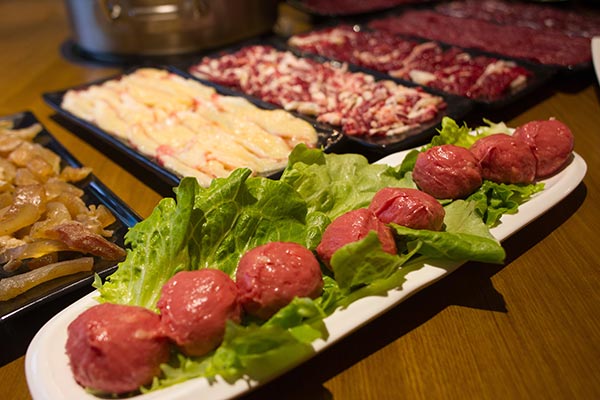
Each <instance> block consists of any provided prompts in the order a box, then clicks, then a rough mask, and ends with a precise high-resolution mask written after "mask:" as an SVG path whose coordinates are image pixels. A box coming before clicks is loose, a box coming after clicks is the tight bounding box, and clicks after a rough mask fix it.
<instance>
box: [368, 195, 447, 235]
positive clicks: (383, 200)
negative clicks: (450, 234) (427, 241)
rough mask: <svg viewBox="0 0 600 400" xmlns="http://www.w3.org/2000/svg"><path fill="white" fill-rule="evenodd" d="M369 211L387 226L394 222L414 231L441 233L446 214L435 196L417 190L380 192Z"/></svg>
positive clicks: (372, 201) (374, 198)
mask: <svg viewBox="0 0 600 400" xmlns="http://www.w3.org/2000/svg"><path fill="white" fill-rule="evenodd" d="M369 210H371V211H372V212H373V214H375V216H376V217H377V218H378V219H379V220H380V221H381V222H384V223H386V224H389V223H390V222H393V223H395V224H398V225H402V226H406V227H409V228H413V229H429V230H432V231H439V230H441V229H442V225H443V224H444V216H445V214H446V212H445V211H444V207H442V205H441V204H440V202H439V201H437V200H436V199H435V198H434V197H433V196H431V195H429V194H427V193H425V192H422V191H420V190H417V189H410V188H392V187H388V188H384V189H381V190H380V191H378V192H377V193H376V194H375V196H374V197H373V200H371V204H370V205H369Z"/></svg>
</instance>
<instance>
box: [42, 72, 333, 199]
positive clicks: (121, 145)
mask: <svg viewBox="0 0 600 400" xmlns="http://www.w3.org/2000/svg"><path fill="white" fill-rule="evenodd" d="M139 68H146V66H144V67H134V68H132V69H129V70H127V71H125V72H123V73H122V74H119V75H116V76H112V77H108V78H105V79H101V80H98V81H94V82H90V83H85V84H82V85H79V86H76V87H73V88H68V89H64V90H60V91H56V92H49V93H44V94H43V98H44V100H45V101H46V103H47V104H48V105H49V106H50V107H52V108H53V109H54V110H55V111H56V112H57V113H58V114H59V115H60V116H62V117H63V118H65V119H66V120H67V121H68V122H71V123H75V125H76V126H77V127H79V128H83V129H75V130H73V132H74V133H76V134H77V135H78V136H80V137H81V138H82V139H84V140H87V141H90V140H92V139H98V140H100V141H101V142H102V143H103V144H105V145H108V149H107V152H108V154H107V155H109V156H111V155H113V154H110V152H111V150H116V151H117V152H118V153H119V154H120V155H121V156H124V157H121V159H119V160H117V161H118V162H120V163H121V164H126V163H128V162H129V161H134V162H135V163H136V164H137V165H138V166H139V167H141V168H142V169H144V170H145V171H146V172H148V173H149V175H150V177H149V179H150V180H151V179H153V178H154V179H156V177H158V178H159V179H160V181H161V182H162V184H163V185H162V187H161V186H157V185H152V182H149V184H151V186H154V187H155V188H157V190H158V191H159V192H163V193H164V194H165V195H172V193H170V192H171V190H172V188H173V187H174V186H177V185H178V184H179V181H180V180H181V176H179V175H177V174H176V173H174V172H172V171H169V170H168V169H166V168H164V167H163V166H161V165H160V164H159V163H158V162H157V161H156V160H155V159H153V158H151V157H148V156H146V155H144V154H141V153H139V152H138V151H136V150H135V149H133V148H132V147H131V146H130V145H129V144H128V143H126V142H125V141H123V140H121V139H119V138H117V137H115V136H113V135H111V134H110V133H108V132H106V131H105V130H103V129H102V128H100V127H98V126H97V125H95V124H93V123H91V122H88V121H86V120H84V119H81V118H79V117H77V116H75V115H73V114H72V113H70V112H69V111H67V110H65V109H64V108H62V106H61V103H62V100H63V98H64V96H65V93H66V92H67V91H68V90H71V89H76V90H77V89H85V88H87V87H90V86H92V85H96V84H101V83H103V82H106V81H108V80H112V79H118V78H119V77H120V76H123V75H127V74H130V73H133V72H134V71H135V70H137V69H139ZM153 68H159V69H164V70H167V71H169V72H172V73H174V74H177V75H180V76H182V77H184V78H188V79H195V80H198V79H196V78H195V77H193V76H192V75H190V74H188V73H187V72H184V71H182V70H180V69H178V68H176V67H174V66H154V67H153ZM202 83H203V84H205V85H207V86H211V87H214V88H215V90H216V91H217V93H219V94H222V95H225V96H238V97H244V98H246V99H247V100H248V101H250V102H251V103H253V104H254V105H256V106H257V107H259V108H263V109H268V110H269V109H275V108H276V107H275V106H273V105H272V104H269V103H266V102H262V101H260V100H258V99H254V98H251V97H249V96H244V95H240V93H236V92H234V91H232V90H230V89H228V88H224V87H220V86H219V85H215V84H214V83H212V82H202ZM303 119H304V120H307V121H308V122H311V123H312V121H310V120H308V119H306V118H303ZM313 126H314V128H315V129H316V131H317V147H320V148H322V149H323V150H324V151H331V150H332V149H333V148H335V147H336V146H337V145H338V144H340V143H341V141H342V140H343V139H344V138H343V135H342V134H341V133H340V132H338V131H336V130H335V129H328V128H326V127H323V126H321V125H319V124H313ZM90 136H91V137H90ZM125 166H127V167H130V165H125ZM281 172H282V171H277V172H275V173H273V174H270V175H268V177H270V178H277V177H278V176H279V175H280V174H281Z"/></svg>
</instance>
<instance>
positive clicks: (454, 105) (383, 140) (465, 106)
mask: <svg viewBox="0 0 600 400" xmlns="http://www.w3.org/2000/svg"><path fill="white" fill-rule="evenodd" d="M251 45H265V46H272V47H274V48H276V49H278V50H281V51H291V52H293V53H294V54H296V55H298V56H300V57H307V58H311V59H313V60H316V61H318V62H329V61H330V60H328V59H326V58H324V57H321V56H318V55H314V54H301V53H298V52H295V51H294V50H293V49H291V48H289V47H288V46H287V45H285V43H284V42H283V41H282V40H281V38H279V37H276V36H273V37H269V38H264V39H261V40H258V41H257V40H248V41H244V42H241V43H238V44H236V45H233V46H230V47H227V48H224V49H220V50H217V51H214V52H211V53H207V54H205V55H203V56H202V57H201V58H198V59H195V60H192V61H191V62H190V63H188V64H187V65H186V66H185V69H186V73H188V75H189V76H192V77H193V78H194V79H196V80H198V81H200V82H203V83H205V84H212V85H216V84H215V83H211V82H210V81H209V80H206V79H201V78H199V77H195V76H194V75H192V74H190V73H189V70H190V68H191V67H192V66H194V65H195V64H197V63H198V62H200V60H201V59H202V58H204V57H208V58H217V57H220V56H222V55H224V54H230V53H234V52H236V51H238V50H240V49H242V48H244V47H246V46H251ZM182 68H184V67H182ZM348 70H349V71H350V72H361V73H366V74H368V75H373V76H374V78H375V79H376V80H392V79H390V78H389V77H388V76H387V75H385V74H381V73H379V74H375V73H372V71H367V70H365V69H364V68H359V67H357V66H355V65H349V66H348ZM396 81H397V82H398V83H400V84H401V85H403V86H407V87H419V88H421V89H422V90H423V91H424V92H427V93H430V94H433V95H436V96H439V97H442V98H443V99H444V101H445V103H446V108H445V109H444V110H442V112H440V114H439V115H438V116H437V118H435V119H433V120H431V121H429V122H428V123H426V124H423V125H420V126H418V127H417V128H415V129H413V130H410V131H407V132H405V133H403V134H402V135H396V136H370V137H367V136H358V135H346V134H344V132H343V131H341V128H340V127H336V126H331V125H328V124H324V123H320V122H317V121H316V119H315V118H313V117H310V116H307V115H305V114H301V113H299V112H297V111H290V112H291V113H292V114H294V115H296V116H298V117H300V118H304V119H306V120H309V121H312V123H313V124H314V125H315V126H320V127H321V128H322V129H326V130H329V131H341V133H342V134H343V135H344V137H345V138H346V140H347V141H348V142H352V143H354V144H357V145H358V149H357V151H359V152H362V151H365V152H372V153H378V154H390V153H393V152H396V151H400V150H405V149H409V148H412V147H415V146H418V145H420V144H423V143H426V142H427V141H429V139H431V137H433V136H434V135H435V134H436V133H437V129H439V128H440V126H441V122H442V119H443V118H444V117H451V118H453V119H455V120H460V119H462V118H464V117H465V116H466V115H468V114H469V113H470V112H471V111H472V110H473V108H474V102H473V101H471V100H469V99H466V98H464V97H460V96H454V95H449V94H446V93H440V92H438V91H435V90H432V89H430V88H427V87H423V86H420V85H417V84H415V83H414V82H408V81H398V80H396ZM217 86H219V87H222V88H223V90H228V91H229V92H230V93H233V94H238V95H242V96H246V97H247V98H250V99H254V101H260V102H262V103H264V104H269V105H270V106H271V107H277V108H281V106H279V105H276V104H272V103H266V102H265V101H264V100H262V99H260V98H256V97H253V96H250V95H248V94H246V93H244V92H242V91H241V90H238V89H237V88H230V87H224V86H221V85H217Z"/></svg>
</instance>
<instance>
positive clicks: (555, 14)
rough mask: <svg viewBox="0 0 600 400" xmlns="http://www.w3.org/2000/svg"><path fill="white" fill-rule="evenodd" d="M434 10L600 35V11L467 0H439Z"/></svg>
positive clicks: (535, 26)
mask: <svg viewBox="0 0 600 400" xmlns="http://www.w3.org/2000/svg"><path fill="white" fill-rule="evenodd" d="M435 10H436V11H437V12H439V13H442V14H446V15H452V16H455V17H460V18H473V19H479V20H484V21H492V22H496V23H498V24H501V25H517V26H523V27H528V28H533V29H537V30H554V31H558V32H562V33H565V34H567V35H569V36H581V37H587V38H591V37H594V36H598V35H600V14H597V13H596V14H589V13H588V14H582V13H580V12H577V11H568V10H562V9H558V8H556V7H548V6H544V5H541V4H531V3H522V2H515V1H512V2H508V1H501V0H483V1H481V0H466V1H452V2H449V3H441V4H439V5H437V6H436V7H435Z"/></svg>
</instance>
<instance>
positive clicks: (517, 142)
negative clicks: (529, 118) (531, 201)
mask: <svg viewBox="0 0 600 400" xmlns="http://www.w3.org/2000/svg"><path fill="white" fill-rule="evenodd" d="M471 152H472V153H473V155H474V156H475V157H476V158H477V159H478V160H479V165H480V166H481V175H482V176H483V178H484V179H488V180H490V181H493V182H497V183H524V184H529V183H532V182H533V181H534V180H535V175H536V159H535V156H534V155H533V151H532V150H531V148H530V147H529V145H528V144H527V143H526V142H525V141H524V140H522V139H519V138H517V137H513V136H510V135H506V134H504V133H497V134H494V135H490V136H486V137H483V138H481V139H479V140H477V141H476V142H475V143H474V144H473V145H472V146H471Z"/></svg>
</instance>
